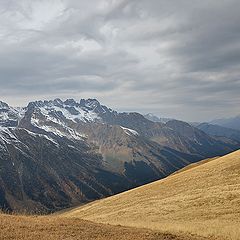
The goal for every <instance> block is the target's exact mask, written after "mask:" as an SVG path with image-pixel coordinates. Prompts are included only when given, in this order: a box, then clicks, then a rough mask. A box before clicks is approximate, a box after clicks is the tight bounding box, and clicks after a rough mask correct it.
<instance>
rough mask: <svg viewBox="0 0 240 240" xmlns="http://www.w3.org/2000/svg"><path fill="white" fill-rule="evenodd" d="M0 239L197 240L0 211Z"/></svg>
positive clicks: (148, 231) (127, 228)
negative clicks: (8, 213) (1, 212)
mask: <svg viewBox="0 0 240 240" xmlns="http://www.w3.org/2000/svg"><path fill="white" fill-rule="evenodd" d="M0 239H1V240H10V239H12V240H42V239H45V240H75V239H81V240H90V239H91V240H122V239H124V240H192V239H195V240H199V238H196V237H194V236H175V235H172V234H162V233H159V232H156V231H151V230H145V229H136V228H129V227H121V226H111V225H103V224H97V223H91V222H88V221H84V220H81V219H74V218H71V219H68V218H65V217H58V216H53V215H51V216H14V215H6V214H0Z"/></svg>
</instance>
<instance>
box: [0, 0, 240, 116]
mask: <svg viewBox="0 0 240 240" xmlns="http://www.w3.org/2000/svg"><path fill="white" fill-rule="evenodd" d="M239 10H240V1H239V0H203V1H199V0H171V1H170V0H88V1H85V0H18V1H16V0H0V23H1V25H0V86H1V87H0V96H1V100H3V101H6V102H8V103H9V104H11V105H14V106H19V105H20V106H23V105H25V104H26V103H27V102H28V101H32V100H37V99H54V98H56V97H60V98H63V99H65V98H75V99H77V100H78V99H80V98H86V97H95V98H98V99H99V100H100V101H101V102H102V103H103V104H105V105H107V106H110V107H112V108H114V109H117V110H121V111H139V112H142V113H148V112H152V113H155V114H156V115H159V116H168V117H175V118H180V119H184V120H191V121H204V120H209V119H212V118H216V117H217V118H218V117H227V116H231V115H237V114H240V107H239V106H240V24H239V23H240V14H239Z"/></svg>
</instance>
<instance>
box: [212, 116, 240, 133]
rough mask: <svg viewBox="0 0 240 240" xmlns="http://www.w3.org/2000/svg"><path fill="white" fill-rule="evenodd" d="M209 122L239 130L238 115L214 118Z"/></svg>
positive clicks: (239, 118) (239, 117) (239, 120)
mask: <svg viewBox="0 0 240 240" xmlns="http://www.w3.org/2000/svg"><path fill="white" fill-rule="evenodd" d="M210 124H214V125H219V126H222V127H226V128H232V129H235V130H240V115H238V116H236V117H232V118H223V119H216V120H213V121H211V122H210Z"/></svg>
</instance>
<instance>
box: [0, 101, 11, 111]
mask: <svg viewBox="0 0 240 240" xmlns="http://www.w3.org/2000/svg"><path fill="white" fill-rule="evenodd" d="M0 109H10V107H9V105H8V104H7V103H5V102H2V101H0Z"/></svg>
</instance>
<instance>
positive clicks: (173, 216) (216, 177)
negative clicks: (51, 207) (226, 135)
mask: <svg viewBox="0 0 240 240" xmlns="http://www.w3.org/2000/svg"><path fill="white" fill-rule="evenodd" d="M64 216H66V217H74V218H76V217H77V218H83V219H86V220H91V221H94V222H99V223H109V224H114V225H118V224H120V225H123V226H133V227H138V228H142V227H144V228H149V229H154V230H160V231H163V232H165V231H169V232H172V233H179V232H184V233H186V232H188V233H193V234H198V235H200V236H206V237H210V236H215V237H216V238H217V239H234V240H236V239H240V227H239V226H240V151H236V152H234V153H231V154H228V155H226V156H224V157H220V158H217V159H215V160H212V161H207V162H206V163H204V164H201V165H199V166H195V167H193V168H190V169H187V170H185V171H182V172H179V173H177V174H175V175H172V176H169V177H167V178H165V179H163V180H160V181H157V182H154V183H151V184H148V185H145V186H142V187H139V188H136V189H133V190H130V191H128V192H124V193H122V194H118V195H115V196H113V197H109V198H106V199H103V200H99V201H96V202H93V203H91V204H88V205H85V206H82V207H80V208H78V209H74V210H72V211H69V212H66V213H64Z"/></svg>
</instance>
